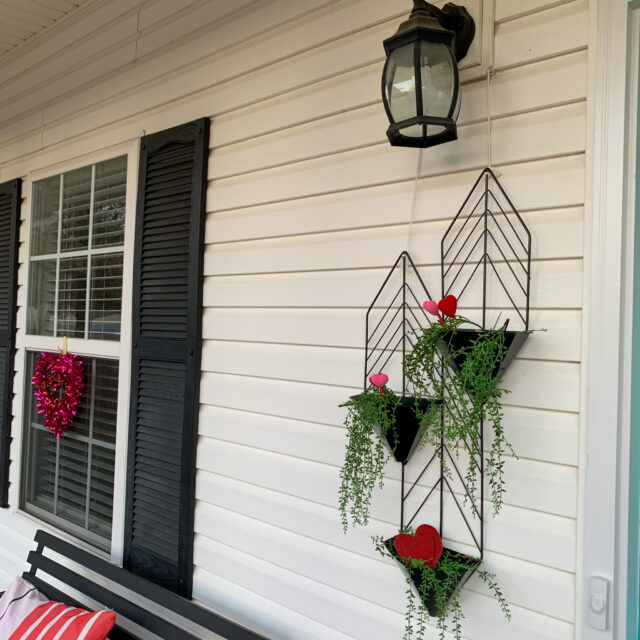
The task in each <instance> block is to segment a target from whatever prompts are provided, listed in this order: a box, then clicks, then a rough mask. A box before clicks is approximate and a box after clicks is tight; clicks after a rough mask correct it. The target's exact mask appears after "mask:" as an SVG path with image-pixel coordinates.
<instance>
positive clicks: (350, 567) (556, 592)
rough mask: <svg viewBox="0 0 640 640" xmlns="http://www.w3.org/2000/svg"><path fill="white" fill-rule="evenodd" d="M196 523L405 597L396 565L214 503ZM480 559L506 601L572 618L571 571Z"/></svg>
mask: <svg viewBox="0 0 640 640" xmlns="http://www.w3.org/2000/svg"><path fill="white" fill-rule="evenodd" d="M215 523H217V524H218V526H217V527H216V526H215ZM197 525H202V527H203V530H204V531H205V532H206V533H203V531H202V530H201V529H199V528H198V526H196V531H197V532H198V533H200V534H201V535H202V536H206V537H208V538H212V539H214V540H216V541H217V542H220V543H222V544H224V545H225V546H230V547H233V548H235V549H238V550H240V551H244V552H245V553H249V554H251V553H255V552H256V550H257V549H260V550H261V552H260V557H261V558H262V559H264V560H265V561H267V562H270V563H272V564H274V565H277V566H279V567H282V568H287V567H292V566H293V567H296V568H297V572H298V573H300V574H301V575H303V576H306V577H308V578H314V577H316V576H322V578H321V581H322V583H323V584H326V585H327V586H330V587H333V588H335V589H340V590H341V591H345V592H346V593H349V594H352V595H355V596H359V597H362V598H364V599H366V600H369V601H371V602H374V603H376V604H378V605H380V606H386V607H389V608H391V609H395V610H396V611H398V612H403V611H404V605H405V598H406V595H405V593H404V591H403V590H402V589H398V574H399V571H398V567H397V566H396V565H395V563H392V562H381V561H380V560H379V559H374V558H365V557H363V556H362V555H361V554H353V553H350V552H347V551H343V550H341V549H339V548H336V547H335V546H333V545H329V544H326V543H324V542H319V541H317V540H311V539H309V538H308V537H307V536H301V535H298V534H295V533H292V532H289V531H285V530H283V529H281V528H279V527H275V526H272V525H270V524H265V523H262V522H256V521H255V519H253V518H251V517H246V516H242V515H239V514H235V513H232V512H230V511H227V510H225V509H220V508H218V507H213V506H203V507H202V509H201V510H200V512H199V518H198V522H197ZM369 545H371V543H369ZM485 562H486V566H487V570H489V571H492V572H494V573H497V574H499V575H500V576H501V580H500V583H501V587H502V589H503V591H504V594H505V597H506V598H507V600H508V601H509V602H511V603H513V604H516V605H520V606H525V607H527V608H528V609H531V610H533V611H537V612H539V613H544V614H546V615H552V616H553V617H555V618H560V619H565V620H568V621H572V620H573V599H574V580H573V578H572V576H571V575H570V574H568V573H566V572H561V571H557V570H554V569H549V568H547V567H540V566H536V565H534V564H532V563H528V562H523V561H522V560H516V559H514V558H505V557H504V556H499V555H497V554H493V553H491V552H488V553H486V556H485ZM372 575H375V576H376V579H375V581H372V580H371V576H372ZM467 589H468V590H474V591H478V590H480V591H481V592H482V591H483V589H482V588H481V586H480V583H479V581H478V580H474V581H472V582H470V583H469V585H468V587H467Z"/></svg>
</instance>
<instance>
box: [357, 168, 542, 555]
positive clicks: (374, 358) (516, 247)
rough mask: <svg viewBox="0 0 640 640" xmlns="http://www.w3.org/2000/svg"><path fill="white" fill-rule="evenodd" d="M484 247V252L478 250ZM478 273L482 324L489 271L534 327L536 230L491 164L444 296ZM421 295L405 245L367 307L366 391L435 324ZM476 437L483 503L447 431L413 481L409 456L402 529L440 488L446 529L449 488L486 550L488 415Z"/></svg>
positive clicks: (445, 371) (455, 250) (463, 223)
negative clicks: (432, 473) (415, 501)
mask: <svg viewBox="0 0 640 640" xmlns="http://www.w3.org/2000/svg"><path fill="white" fill-rule="evenodd" d="M474 218H475V219H474ZM478 252H479V253H480V255H479V256H477V255H476V254H477V253H478ZM500 270H502V273H501V271H500ZM394 274H399V275H400V276H401V279H402V282H401V284H400V285H399V287H398V288H397V290H396V289H395V287H396V286H398V285H397V283H395V282H394V280H393V276H394ZM410 276H415V279H416V282H417V285H418V295H416V291H414V287H412V286H411V284H410V282H409V279H410ZM478 277H479V278H481V279H482V328H483V329H486V328H487V309H488V307H489V292H488V283H489V279H490V278H495V280H496V282H497V283H498V285H499V287H500V290H501V292H502V293H504V294H505V295H506V297H507V298H508V300H509V305H510V306H509V309H510V310H511V312H515V315H516V316H517V317H518V318H519V319H520V320H521V321H522V323H523V325H524V331H527V330H528V329H529V298H530V282H531V233H530V232H529V229H528V228H527V226H526V224H525V223H524V220H523V219H522V218H521V216H520V214H519V213H518V211H517V210H516V208H515V207H514V205H513V203H512V202H511V200H510V199H509V197H508V196H507V194H506V193H505V191H504V189H503V188H502V186H501V185H500V183H499V182H498V179H497V178H496V176H495V174H494V173H493V171H491V169H489V168H487V169H484V170H483V171H482V173H481V174H480V176H479V177H478V179H477V180H476V182H475V184H474V185H473V188H472V189H471V191H470V192H469V194H468V196H467V197H466V198H465V200H464V202H463V204H462V206H461V207H460V209H459V211H458V213H457V214H456V216H455V218H454V219H453V221H452V222H451V224H450V225H449V227H448V229H447V231H446V232H445V234H444V236H443V238H442V242H441V284H442V297H443V298H444V297H445V296H447V295H450V294H452V295H455V296H456V297H457V299H458V303H460V300H461V298H462V297H463V295H464V294H465V292H468V291H469V288H470V285H471V284H472V283H473V282H475V280H476V278H478ZM392 287H393V288H392ZM387 289H390V291H391V294H390V297H391V302H389V303H388V304H384V303H382V300H384V299H385V298H383V297H382V296H383V294H384V293H385V291H386V290H387ZM420 296H426V298H425V299H429V300H431V299H432V296H431V294H430V293H429V290H428V288H427V286H426V285H425V283H424V281H423V279H422V277H421V276H420V273H419V272H418V269H417V268H416V265H415V264H414V262H413V260H412V259H411V256H410V255H409V254H408V252H406V251H403V252H402V253H401V254H400V256H399V257H398V259H397V260H396V262H395V263H394V265H393V266H392V267H391V269H390V271H389V273H388V274H387V277H386V278H385V280H384V282H383V283H382V286H381V287H380V289H379V290H378V292H377V293H376V295H375V297H374V299H373V302H372V303H371V305H370V307H369V309H368V310H367V315H366V343H365V365H364V389H365V391H366V389H367V387H368V379H369V376H370V375H371V374H373V373H376V372H377V371H379V370H382V369H383V368H384V367H385V366H386V365H387V364H388V363H389V361H390V360H391V358H392V357H393V355H395V354H396V353H399V354H401V356H402V362H403V363H404V360H405V357H406V355H407V354H408V353H409V352H410V350H411V349H412V348H413V341H412V337H413V336H415V335H416V334H418V332H419V331H420V330H422V329H425V328H427V327H429V326H430V325H431V320H430V318H429V316H428V314H427V313H426V312H425V311H424V309H423V307H422V303H421V302H420V300H419V298H420ZM374 310H377V311H378V312H380V313H381V317H380V319H379V320H378V321H377V323H375V326H374V327H373V329H371V327H372V325H373V324H374V323H373V322H372V313H373V311H374ZM441 375H442V376H443V377H452V376H453V375H454V374H453V372H452V371H451V370H450V368H449V366H448V365H447V364H445V360H444V358H442V368H441ZM407 392H408V389H407V382H406V377H405V374H404V369H403V371H402V395H403V397H405V396H406V395H407ZM442 411H443V415H442V419H443V420H444V408H443V410H442ZM477 438H478V440H477V441H478V442H479V450H480V451H479V454H480V455H479V459H478V460H477V461H476V463H475V466H476V469H474V473H477V475H478V477H479V480H480V500H479V503H475V502H474V500H472V499H471V495H472V494H471V491H470V489H469V486H468V484H467V482H466V481H465V477H464V476H463V474H462V473H461V472H460V468H459V465H458V463H456V457H457V455H453V454H452V452H451V451H450V450H449V447H447V445H446V443H445V441H444V438H441V440H440V443H439V445H438V446H437V447H436V450H435V451H434V453H433V455H432V456H431V457H430V458H429V460H428V462H427V463H426V464H425V465H424V467H422V469H421V471H420V472H419V473H418V475H417V477H416V478H415V479H414V480H413V481H412V482H411V481H410V480H407V477H406V472H405V465H406V462H405V463H403V464H402V484H401V495H400V528H401V529H403V528H404V527H405V524H406V525H407V526H409V525H411V524H412V523H413V522H414V521H415V520H416V518H417V517H418V516H419V514H420V512H421V511H422V509H423V508H424V507H425V505H426V504H427V503H428V502H429V500H430V499H431V498H432V497H433V496H434V495H438V497H439V531H440V535H441V536H442V537H444V525H445V510H444V506H445V493H446V492H448V493H449V494H450V496H451V498H452V499H453V502H454V504H455V506H456V507H457V510H458V511H459V513H460V515H461V516H462V519H463V521H464V523H465V525H466V528H467V529H468V531H469V534H470V536H471V539H472V540H473V544H474V545H475V546H476V547H477V549H478V552H479V554H480V558H482V556H483V553H484V485H485V482H484V423H483V422H481V423H480V426H479V430H478V434H477ZM474 439H475V438H474ZM462 444H463V448H464V449H465V450H466V451H467V452H469V453H471V451H472V449H473V448H472V446H471V445H472V444H473V443H471V444H470V443H469V442H464V443H462ZM436 461H437V462H439V466H440V468H439V472H438V477H437V479H436V481H435V483H434V484H433V486H431V487H422V486H420V482H421V480H422V479H423V478H424V476H425V474H426V473H427V471H428V470H429V469H430V468H431V467H432V465H435V464H436ZM447 469H449V472H450V477H449V476H448V475H447ZM450 478H451V480H450ZM455 478H457V479H458V480H459V482H460V484H461V485H462V491H458V492H457V493H456V491H455V490H454V486H453V480H454V479H455ZM407 487H408V488H407ZM418 489H422V490H423V491H426V495H425V497H424V498H423V499H422V500H421V502H420V504H419V505H418V507H417V508H416V509H415V510H414V511H413V512H412V513H411V514H409V516H408V519H407V518H406V517H405V516H406V514H405V503H406V502H407V500H408V499H409V497H410V496H412V497H413V496H415V494H416V492H417V491H418ZM436 492H437V493H436ZM457 494H458V495H457ZM459 495H462V496H463V497H464V498H466V500H462V501H461V500H460V498H459ZM405 520H406V523H405ZM474 524H475V526H474Z"/></svg>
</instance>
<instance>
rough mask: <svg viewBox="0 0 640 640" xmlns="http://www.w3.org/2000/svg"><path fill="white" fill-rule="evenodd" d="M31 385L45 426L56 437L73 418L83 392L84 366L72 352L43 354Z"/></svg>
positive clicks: (65, 428) (67, 426)
mask: <svg viewBox="0 0 640 640" xmlns="http://www.w3.org/2000/svg"><path fill="white" fill-rule="evenodd" d="M31 384H33V385H34V386H35V391H34V395H35V397H36V400H37V404H38V413H42V414H44V426H45V427H47V429H49V431H51V433H52V434H53V435H54V436H55V437H56V438H59V437H60V436H61V435H62V434H63V433H64V432H65V431H66V430H67V429H68V428H69V425H70V424H71V422H72V421H73V419H74V418H75V416H76V412H77V410H78V405H79V404H80V400H81V399H82V396H83V395H84V394H83V391H82V390H83V389H84V365H83V364H82V361H81V360H79V359H78V356H77V355H74V354H72V353H65V354H63V353H61V354H56V353H43V354H41V355H40V357H39V358H38V361H37V362H36V367H35V371H34V375H33V378H32V380H31Z"/></svg>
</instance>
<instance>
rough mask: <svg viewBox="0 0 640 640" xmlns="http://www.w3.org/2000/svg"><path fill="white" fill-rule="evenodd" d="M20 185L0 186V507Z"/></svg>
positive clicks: (7, 439)
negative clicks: (2, 337)
mask: <svg viewBox="0 0 640 640" xmlns="http://www.w3.org/2000/svg"><path fill="white" fill-rule="evenodd" d="M21 189H22V183H21V181H20V180H19V179H17V180H12V181H11V182H5V183H4V184H0V282H1V283H2V288H1V289H0V334H2V335H3V336H7V338H6V342H4V343H3V344H0V394H1V396H0V507H4V508H6V507H8V506H9V501H8V492H9V464H10V455H9V449H10V445H11V405H12V403H13V371H14V351H15V330H16V304H17V303H16V298H17V291H18V279H17V275H18V243H19V228H20V203H21V200H22V192H21Z"/></svg>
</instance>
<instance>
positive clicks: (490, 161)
mask: <svg viewBox="0 0 640 640" xmlns="http://www.w3.org/2000/svg"><path fill="white" fill-rule="evenodd" d="M495 75H496V71H495V69H494V68H493V67H488V68H487V166H488V167H489V169H491V170H492V171H493V172H494V173H495V174H496V176H499V175H500V172H499V171H494V169H493V149H492V145H491V135H492V126H491V125H492V119H491V79H492V78H493V77H494V76H495Z"/></svg>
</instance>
